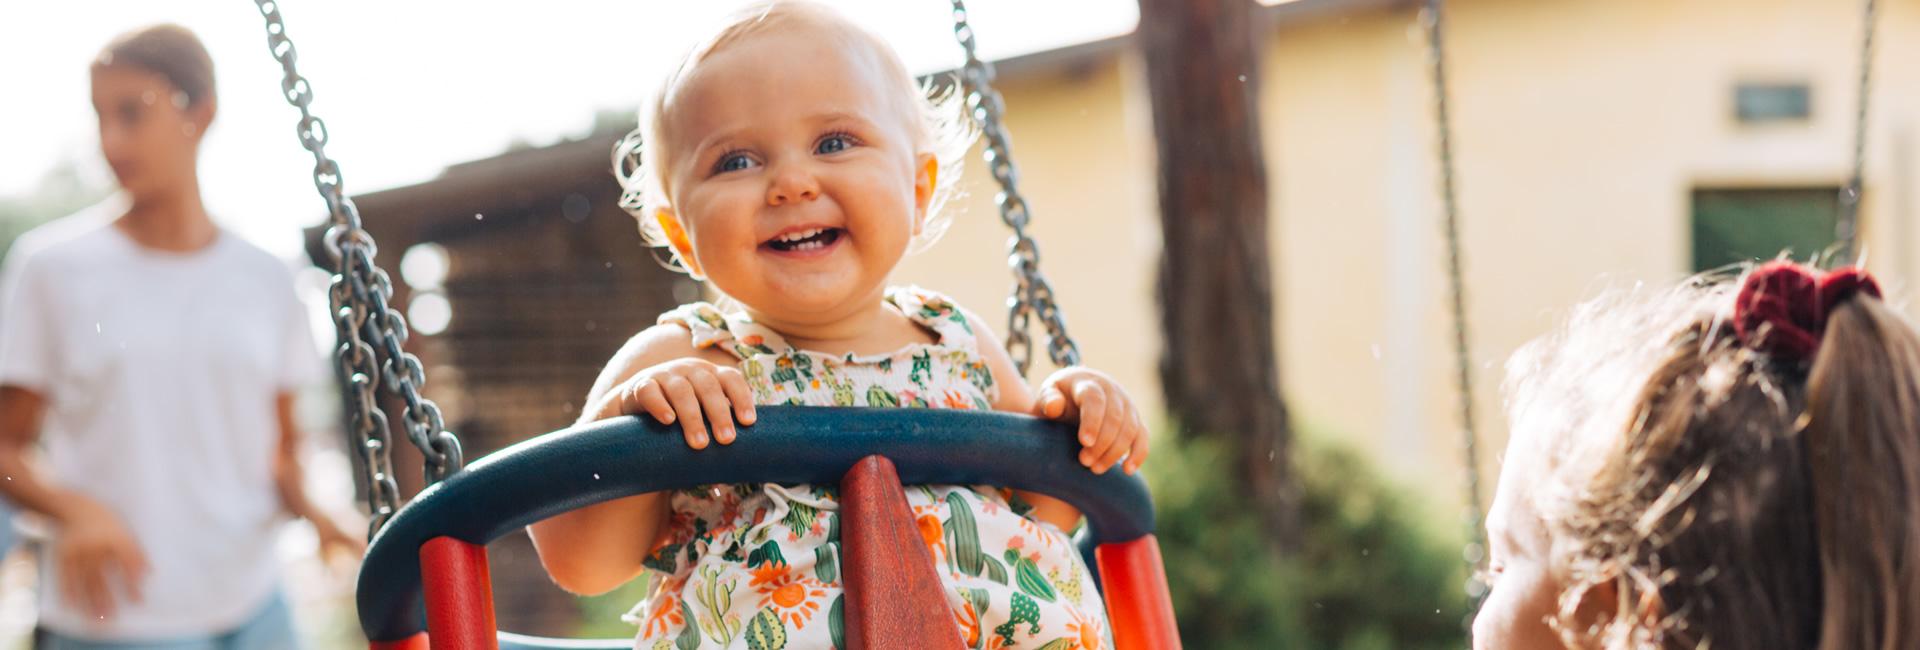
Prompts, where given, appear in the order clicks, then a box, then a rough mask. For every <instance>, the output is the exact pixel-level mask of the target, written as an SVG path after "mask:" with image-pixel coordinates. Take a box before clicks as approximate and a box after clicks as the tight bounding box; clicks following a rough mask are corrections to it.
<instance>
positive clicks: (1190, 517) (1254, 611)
mask: <svg viewBox="0 0 1920 650" xmlns="http://www.w3.org/2000/svg"><path fill="white" fill-rule="evenodd" d="M1303 442H1304V443H1305V444H1301V445H1297V446H1296V448H1295V455H1296V456H1295V466H1296V473H1297V476H1298V477H1299V480H1300V489H1301V492H1302V504H1301V506H1302V513H1301V515H1302V519H1303V522H1304V525H1305V530H1304V532H1303V534H1302V541H1301V547H1300V548H1298V549H1294V550H1293V552H1292V553H1291V554H1290V555H1288V556H1287V557H1284V558H1282V557H1279V556H1278V555H1277V554H1276V553H1274V552H1273V549H1272V546H1271V545H1270V544H1269V542H1268V541H1267V539H1266V535H1265V534H1264V532H1263V530H1262V528H1261V525H1260V523H1259V522H1258V520H1257V519H1256V518H1254V517H1250V516H1248V514H1247V511H1246V509H1245V508H1246V507H1245V506H1244V505H1242V503H1243V497H1242V495H1241V494H1240V493H1239V488H1238V487H1237V486H1235V485H1233V484H1231V476H1230V474H1228V473H1226V472H1222V471H1220V468H1223V467H1231V466H1233V461H1232V459H1231V458H1230V455H1229V454H1228V453H1227V451H1226V450H1225V449H1224V448H1223V447H1222V446H1221V445H1220V444H1219V443H1217V442H1214V441H1211V440H1187V441H1180V442H1177V443H1175V442H1166V441H1164V439H1163V440H1162V441H1160V442H1159V443H1158V444H1157V445H1156V448H1155V451H1154V457H1153V461H1152V462H1150V463H1148V468H1149V469H1148V479H1149V480H1150V481H1151V482H1152V484H1153V488H1154V499H1155V501H1156V502H1157V505H1158V509H1159V510H1158V520H1159V524H1158V527H1157V528H1158V530H1159V538H1160V544H1161V548H1162V552H1163V554H1164V556H1165V559H1166V563H1167V579H1168V582H1169V583H1170V585H1171V589H1172V591H1173V600H1174V611H1175V612H1176V614H1177V616H1178V617H1179V621H1180V634H1181V637H1182V639H1183V640H1184V641H1185V644H1186V646H1187V647H1192V648H1219V649H1223V650H1230V649H1236V648H1246V649H1249V650H1251V649H1255V648H1259V649H1267V648H1312V649H1315V650H1321V649H1325V650H1372V649H1376V648H1377V649H1381V650H1387V649H1395V650H1418V649H1423V648H1436V649H1437V648H1449V649H1451V648H1461V647H1465V645H1466V633H1465V630H1464V627H1463V623H1462V621H1463V619H1464V616H1465V611H1466V597H1465V595H1464V593H1463V592H1462V589H1461V585H1462V583H1463V581H1464V579H1465V577H1466V570H1465V567H1464V566H1463V565H1462V563H1461V561H1460V542H1459V539H1458V538H1457V537H1456V536H1454V535H1446V534H1436V533H1435V532H1434V528H1435V526H1433V525H1431V524H1430V523H1429V522H1430V521H1431V520H1438V521H1453V520H1454V519H1455V518H1452V517H1444V516H1440V517H1434V516H1427V515H1423V514H1420V513H1418V512H1417V508H1416V507H1415V504H1414V502H1413V500H1412V499H1410V498H1408V497H1407V496H1406V495H1404V494H1403V493H1401V492H1400V491H1398V490H1397V489H1395V488H1394V487H1392V486H1390V485H1389V484H1388V483H1386V482H1383V481H1382V480H1381V479H1380V478H1379V477H1378V476H1377V475H1376V474H1375V473H1374V472H1373V471H1372V469H1371V468H1370V467H1368V466H1367V464H1366V463H1365V462H1364V461H1363V460H1362V459H1360V458H1359V457H1357V456H1355V455H1354V454H1353V453H1352V452H1350V451H1346V450H1342V449H1337V448H1335V447H1333V446H1331V445H1328V444H1325V443H1319V442H1317V441H1315V440H1304V441H1303Z"/></svg>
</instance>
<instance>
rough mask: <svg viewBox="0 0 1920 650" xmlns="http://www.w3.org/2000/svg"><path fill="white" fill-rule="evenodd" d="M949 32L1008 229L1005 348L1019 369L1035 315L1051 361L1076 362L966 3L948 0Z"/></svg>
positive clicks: (1002, 106)
mask: <svg viewBox="0 0 1920 650" xmlns="http://www.w3.org/2000/svg"><path fill="white" fill-rule="evenodd" d="M953 36H954V38H955V39H957V40H959V41H960V47H961V48H962V49H964V50H966V54H967V63H966V66H965V67H963V68H961V71H960V80H961V84H962V88H963V90H964V91H965V92H966V97H967V108H968V109H969V110H970V111H971V113H972V115H973V119H974V122H976V123H978V124H979V125H980V131H981V135H983V136H985V137H986V139H987V144H986V154H985V159H986V162H987V170H988V171H989V172H991V173H992V174H993V180H994V181H995V182H997V183H999V185H1000V192H999V193H998V194H996V195H994V202H995V203H997V204H999V206H1000V220H1001V221H1002V222H1004V223H1006V224H1007V227H1008V228H1011V229H1012V230H1013V236H1012V237H1011V238H1010V239H1008V241H1007V265H1008V266H1009V267H1010V268H1011V269H1012V270H1013V291H1012V292H1011V295H1009V296H1008V297H1007V354H1008V355H1009V356H1012V357H1013V363H1014V365H1015V366H1016V367H1018V368H1019V369H1020V374H1022V375H1025V374H1027V369H1028V368H1029V367H1030V366H1032V365H1033V338H1032V336H1031V335H1030V334H1029V332H1030V331H1031V330H1032V327H1033V319H1034V317H1035V316H1038V317H1039V318H1040V323H1041V326H1042V327H1044V328H1046V331H1047V357H1048V358H1049V359H1052V360H1053V364H1054V365H1055V366H1059V367H1062V368H1065V367H1067V366H1076V365H1080V346H1079V344H1077V343H1074V341H1073V337H1072V336H1069V335H1068V334H1067V322H1066V316H1065V314H1063V313H1062V312H1061V311H1060V306H1059V304H1058V303H1056V302H1055V301H1054V295H1053V285H1052V284H1051V283H1049V282H1047V276H1046V274H1044V273H1041V272H1040V244H1039V243H1037V242H1035V241H1034V240H1033V237H1032V236H1030V235H1028V234H1027V224H1028V222H1029V221H1030V220H1031V219H1032V216H1033V215H1032V213H1031V212H1030V211H1029V210H1028V208H1027V200H1026V197H1024V196H1021V194H1020V188H1019V178H1020V172H1019V170H1018V169H1015V168H1014V166H1013V152H1012V149H1013V147H1012V144H1011V142H1010V141H1009V140H1008V138H1007V129H1006V126H1005V124H1004V123H1003V121H1002V118H1001V116H1002V115H1004V114H1005V113H1006V110H1007V107H1006V101H1005V100H1003V99H1002V98H1001V97H1000V91H997V90H994V88H993V67H992V66H990V65H988V64H987V62H985V61H982V60H980V56H979V54H978V53H977V52H975V51H974V42H973V26H972V25H970V24H968V23H967V5H966V3H965V2H964V1H963V0H953Z"/></svg>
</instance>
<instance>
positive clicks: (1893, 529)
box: [1536, 285, 1920, 650]
mask: <svg viewBox="0 0 1920 650" xmlns="http://www.w3.org/2000/svg"><path fill="white" fill-rule="evenodd" d="M1675 296H1679V297H1678V298H1676V297H1675ZM1733 297H1734V294H1733V293H1732V292H1731V291H1729V290H1728V287H1726V286H1724V285H1722V286H1719V287H1705V288H1703V287H1701V286H1700V285H1695V286H1693V287H1683V288H1682V289H1679V290H1676V291H1675V293H1674V295H1670V296H1661V297H1657V298H1655V299H1654V300H1652V301H1648V302H1647V303H1646V304H1647V305H1651V306H1650V307H1648V308H1647V309H1646V310H1645V311H1644V312H1643V313H1642V315H1641V316H1631V315H1627V316H1618V315H1617V314H1620V313H1622V312H1618V311H1616V312H1615V314H1616V316H1610V317H1609V318H1615V319H1628V320H1635V319H1637V320H1639V321H1641V322H1643V323H1644V322H1647V321H1649V320H1658V318H1652V319H1648V318H1646V316H1650V315H1653V314H1654V313H1655V312H1656V311H1659V310H1662V309H1665V310H1666V311H1664V312H1662V313H1666V314H1670V315H1671V314H1677V313H1686V312H1682V311H1675V310H1673V309H1672V307H1674V306H1675V305H1679V304H1682V303H1685V302H1686V301H1688V300H1693V301H1696V304H1698V305H1699V308H1696V309H1693V310H1691V312H1690V313H1688V316H1687V317H1686V318H1683V319H1680V320H1678V321H1673V320H1669V321H1667V322H1668V323H1670V324H1669V325H1667V326H1666V332H1668V334H1666V335H1664V336H1663V337H1660V338H1655V339H1653V340H1654V341H1655V342H1656V343H1655V345H1656V346H1657V347H1656V348H1654V349H1652V350H1650V352H1651V354H1649V355H1647V357H1646V359H1647V360H1648V361H1647V362H1646V363H1636V364H1634V365H1635V366H1636V367H1640V368H1651V372H1650V373H1646V372H1644V371H1643V372H1642V373H1640V374H1638V375H1637V376H1638V377H1644V378H1645V380H1644V382H1645V383H1644V384H1636V385H1637V386H1639V388H1638V395H1637V397H1635V398H1633V399H1632V406H1631V408H1630V409H1628V410H1626V411H1624V412H1622V413H1621V415H1623V416H1624V417H1623V418H1620V419H1618V420H1613V422H1615V424H1604V423H1603V424H1602V425H1600V427H1599V428H1597V429H1594V430H1592V431H1590V432H1583V433H1581V434H1577V435H1578V436H1583V437H1585V438H1586V440H1585V441H1584V442H1574V443H1572V444H1570V445H1565V446H1563V447H1562V448H1561V450H1560V451H1559V453H1558V454H1556V456H1554V458H1555V460H1553V461H1550V462H1551V463H1552V464H1554V465H1555V466H1556V467H1555V468H1554V469H1553V470H1551V471H1552V473H1553V474H1554V475H1555V477H1556V479H1557V480H1558V484H1557V486H1556V488H1557V492H1558V494H1560V495H1561V496H1560V497H1559V498H1558V499H1557V500H1552V499H1550V500H1549V504H1547V505H1544V506H1543V508H1542V510H1541V513H1542V516H1543V517H1544V518H1545V519H1546V520H1547V523H1548V525H1549V527H1550V529H1551V530H1553V531H1554V533H1555V536H1556V537H1560V538H1561V539H1564V540H1568V541H1569V542H1570V543H1569V544H1567V545H1566V546H1565V547H1563V550H1562V551H1561V552H1562V553H1564V555H1563V557H1562V559H1563V560H1565V562H1566V564H1565V565H1566V566H1567V567H1568V568H1569V570H1570V573H1571V575H1570V579H1571V583H1570V587H1569V588H1568V589H1567V590H1566V592H1564V593H1563V594H1562V597H1561V607H1560V610H1561V613H1560V615H1559V616H1558V617H1557V618H1556V619H1555V620H1554V621H1552V622H1553V623H1554V624H1555V627H1556V628H1558V629H1559V630H1560V632H1561V636H1562V638H1563V640H1565V641H1566V642H1567V643H1568V645H1569V646H1570V647H1575V648H1607V649H1610V650H1611V649H1624V648H1659V649H1668V648H1687V649H1694V648H1706V647H1712V648H1760V649H1765V648H1780V649H1793V650H1842V649H1847V650H1894V649H1904V648H1914V647H1920V616H1916V615H1915V612H1916V611H1920V493H1917V492H1916V490H1920V334H1916V332H1915V330H1914V329H1913V326H1912V325H1910V324H1908V323H1907V322H1906V321H1905V319H1903V318H1902V317H1901V316H1900V315H1899V314H1897V313H1896V312H1894V311H1893V310H1892V309H1890V308H1889V307H1887V306H1886V304H1884V303H1883V302H1882V301H1881V300H1880V299H1879V298H1878V296H1877V290H1876V291H1875V292H1873V293H1867V292H1854V293H1851V294H1849V295H1847V296H1845V297H1842V298H1839V299H1837V300H1835V301H1833V302H1832V306H1831V309H1830V311H1828V312H1826V313H1825V314H1823V315H1822V316H1821V319H1822V320H1823V321H1824V323H1822V325H1821V329H1822V330H1823V331H1819V330H1816V331H1815V336H1814V339H1813V340H1817V341H1818V346H1817V348H1815V353H1814V354H1813V355H1812V357H1811V358H1810V359H1809V358H1804V357H1800V358H1795V357H1794V356H1793V355H1791V354H1782V353H1780V352H1778V351H1777V350H1776V351H1769V350H1770V349H1772V347H1771V346H1768V345H1766V344H1765V341H1760V342H1756V341H1755V340H1754V339H1756V338H1762V339H1764V337H1765V336H1767V334H1766V332H1765V330H1761V331H1760V333H1759V335H1758V336H1755V335H1754V334H1749V333H1744V332H1741V331H1740V330H1741V328H1740V327H1736V322H1738V321H1739V318H1738V317H1737V315H1736V314H1735V313H1734V311H1735V309H1734V304H1735V302H1736V301H1735V300H1730V299H1731V298H1733ZM1743 299H1744V294H1743ZM1663 301H1664V304H1665V307H1660V306H1658V305H1661V304H1663ZM1620 308H1625V309H1626V310H1627V311H1628V312H1631V309H1632V307H1631V306H1628V305H1620V304H1614V305H1612V306H1611V307H1610V309H1620ZM1602 325H1604V323H1602ZM1575 326H1579V323H1576V324H1575ZM1676 329H1677V332H1676V331H1675V330H1676ZM1622 331H1625V330H1622ZM1642 331H1651V330H1642ZM1578 339H1579V336H1578V335H1573V336H1569V335H1567V334H1562V335H1561V337H1560V341H1559V342H1561V343H1565V342H1567V341H1569V340H1578ZM1550 343H1552V342H1551V341H1550V342H1549V344H1550ZM1536 352H1537V351H1536ZM1550 356H1562V357H1565V356H1569V355H1567V354H1564V353H1562V354H1559V355H1550ZM1635 381H1638V380H1635ZM1622 424H1623V425H1624V426H1621V425H1622ZM1576 428H1577V427H1576ZM1608 429H1610V430H1611V431H1612V433H1611V434H1608V433H1605V431H1606V430H1608ZM1603 584H1604V585H1611V586H1612V587H1613V594H1614V596H1615V599H1614V600H1613V601H1612V604H1613V605H1614V607H1613V610H1614V614H1613V615H1612V616H1611V617H1608V618H1607V619H1605V620H1602V621H1599V622H1597V623H1596V622H1594V621H1591V620H1587V621H1584V622H1582V621H1577V620H1576V618H1575V612H1576V611H1577V610H1578V608H1579V606H1580V604H1581V603H1582V601H1583V600H1585V599H1590V598H1592V597H1594V596H1595V595H1596V594H1599V593H1604V592H1596V591H1594V589H1595V588H1596V587H1600V586H1601V585H1603Z"/></svg>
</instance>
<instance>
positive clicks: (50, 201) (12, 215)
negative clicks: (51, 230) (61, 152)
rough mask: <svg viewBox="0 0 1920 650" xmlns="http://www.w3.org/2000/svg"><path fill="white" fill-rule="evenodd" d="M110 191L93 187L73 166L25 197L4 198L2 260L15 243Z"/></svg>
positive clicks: (56, 171) (0, 200)
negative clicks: (35, 228)
mask: <svg viewBox="0 0 1920 650" xmlns="http://www.w3.org/2000/svg"><path fill="white" fill-rule="evenodd" d="M107 192H108V190H107V189H106V188H101V187H95V186H93V185H90V184H89V183H88V182H87V181H86V179H84V178H83V177H82V176H81V174H80V170H79V168H78V167H77V166H76V165H75V164H74V163H73V162H72V161H66V162H62V163H59V164H57V165H55V166H54V167H53V169H52V170H51V171H48V172H47V174H46V176H44V177H42V178H41V179H40V183H39V184H38V185H37V186H35V187H34V189H33V191H32V192H31V193H29V194H27V195H25V196H13V197H0V259H5V256H6V252H7V250H9V249H11V248H12V247H13V240H14V238H16V237H19V236H20V235H21V234H23V233H25V232H27V231H28V230H32V229H33V227H34V226H38V225H40V224H42V223H45V222H47V221H51V220H53V219H56V218H59V217H64V216H66V215H69V214H72V213H73V212H75V211H77V210H79V209H80V208H84V207H87V206H89V205H92V204H94V203H96V202H98V201H99V200H100V199H102V198H106V196H107Z"/></svg>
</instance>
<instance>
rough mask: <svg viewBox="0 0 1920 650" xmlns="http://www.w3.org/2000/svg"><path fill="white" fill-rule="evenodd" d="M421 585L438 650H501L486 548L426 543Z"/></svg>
mask: <svg viewBox="0 0 1920 650" xmlns="http://www.w3.org/2000/svg"><path fill="white" fill-rule="evenodd" d="M420 583H421V586H422V587H423V588H424V589H425V590H426V597H427V603H426V604H427V635H428V636H431V637H432V638H433V643H432V646H433V648H434V649H435V650H499V648H500V636H499V631H498V628H497V627H496V626H495V624H494V620H493V579H492V577H490V576H489V574H488V571H487V547H485V546H480V545H478V544H468V543H466V542H463V541H460V540H457V539H454V538H451V537H435V538H433V539H430V540H427V543H426V544H423V545H421V546H420ZM421 647H425V646H421Z"/></svg>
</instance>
